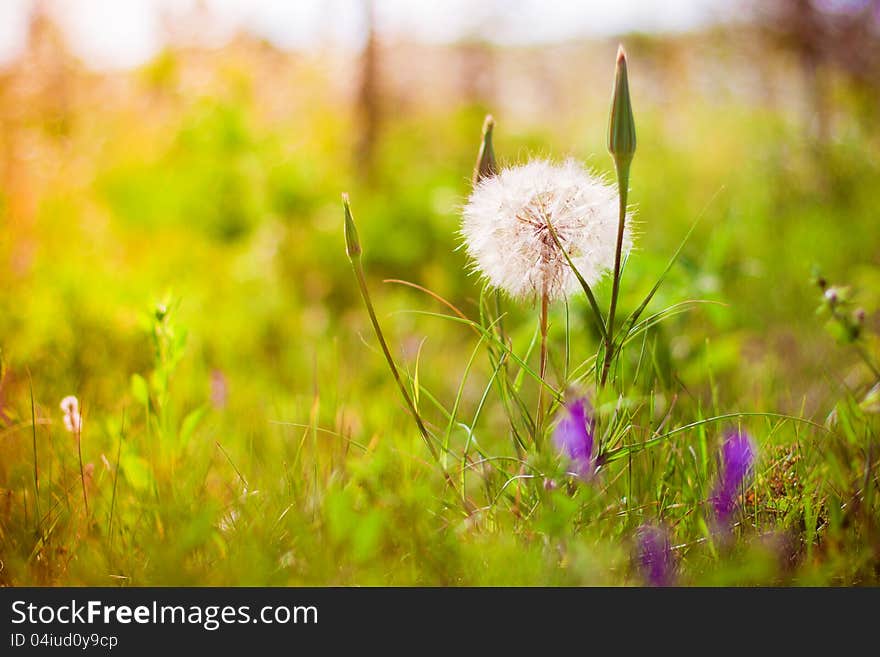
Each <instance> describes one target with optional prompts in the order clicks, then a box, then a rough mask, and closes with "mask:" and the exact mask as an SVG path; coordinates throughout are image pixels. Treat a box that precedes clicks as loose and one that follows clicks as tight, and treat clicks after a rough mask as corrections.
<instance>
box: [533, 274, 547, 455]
mask: <svg viewBox="0 0 880 657" xmlns="http://www.w3.org/2000/svg"><path fill="white" fill-rule="evenodd" d="M549 307H550V298H549V296H548V294H547V289H546V287H545V288H544V292H543V294H541V363H540V369H539V370H538V376H539V377H540V379H541V381H542V382H543V380H544V375H545V374H546V373H547V315H548V311H549ZM543 430H544V386H543V384H542V385H540V386H538V414H537V416H536V417H535V446H538V445H539V444H540V442H541V438H542V436H541V433H542V431H543Z"/></svg>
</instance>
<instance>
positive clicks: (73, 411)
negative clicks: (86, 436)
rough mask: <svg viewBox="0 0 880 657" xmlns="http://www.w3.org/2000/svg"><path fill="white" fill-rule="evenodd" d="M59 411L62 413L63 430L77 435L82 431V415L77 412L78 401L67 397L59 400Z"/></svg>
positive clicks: (70, 396)
mask: <svg viewBox="0 0 880 657" xmlns="http://www.w3.org/2000/svg"><path fill="white" fill-rule="evenodd" d="M60 406H61V411H62V412H63V413H64V428H65V429H67V430H68V431H69V432H70V433H75V434H77V435H79V433H80V431H82V415H81V414H80V412H79V400H78V399H77V398H76V397H74V396H73V395H68V396H67V397H65V398H64V399H62V400H61V404H60Z"/></svg>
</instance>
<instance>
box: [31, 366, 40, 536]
mask: <svg viewBox="0 0 880 657" xmlns="http://www.w3.org/2000/svg"><path fill="white" fill-rule="evenodd" d="M28 376H30V374H28ZM30 389H31V437H32V439H33V448H34V509H35V511H36V515H37V532H38V533H42V528H41V525H42V521H43V516H42V514H41V513H40V475H39V468H38V465H37V412H36V409H35V408H34V384H33V381H30Z"/></svg>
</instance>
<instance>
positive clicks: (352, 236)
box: [342, 194, 469, 508]
mask: <svg viewBox="0 0 880 657" xmlns="http://www.w3.org/2000/svg"><path fill="white" fill-rule="evenodd" d="M342 204H343V206H344V209H345V247H346V253H347V254H348V259H349V261H350V262H351V266H352V269H353V270H354V275H355V278H356V279H357V283H358V289H359V290H360V293H361V298H362V299H363V301H364V305H365V306H366V307H367V314H368V315H369V316H370V323H371V324H372V325H373V332H374V333H375V334H376V339H377V340H378V341H379V346H380V347H381V348H382V353H383V354H384V355H385V360H386V361H387V363H388V369H390V370H391V375H392V376H393V377H394V380H395V382H396V383H397V387H398V388H399V389H400V394H401V396H402V397H403V401H404V402H405V403H406V406H407V408H408V409H409V412H410V414H411V415H412V417H413V419H414V420H415V423H416V426H417V427H418V429H419V433H420V434H421V435H422V438H423V439H424V441H425V445H427V446H428V451H430V452H431V456H432V458H433V459H434V461H436V462H437V464H438V465H440V469H441V470H442V472H443V477H444V478H445V479H446V482H447V483H448V484H449V486H450V488H452V490H453V491H455V492H456V494H457V495H458V490H457V489H456V487H455V482H453V481H452V478H451V477H450V475H449V473H448V472H447V471H446V469H445V468H443V465H442V463H441V461H440V454H439V453H438V452H437V448H436V447H435V446H434V444H433V443H432V442H431V434H430V433H429V432H428V429H427V427H426V426H425V423H424V422H423V421H422V416H421V415H420V414H419V411H418V409H417V408H416V405H415V404H414V403H413V400H412V397H411V396H410V394H409V391H407V389H406V386H405V385H404V383H403V380H402V379H401V378H400V372H398V370H397V365H396V364H395V363H394V358H393V357H392V355H391V350H390V349H389V348H388V343H387V342H386V341H385V335H384V334H383V333H382V327H381V326H380V325H379V319H378V318H377V317H376V311H375V309H374V308H373V302H372V300H371V298H370V291H369V288H367V279H366V276H365V275H364V267H363V263H362V261H361V253H362V251H361V245H360V241H359V240H358V236H357V229H356V228H355V225H354V218H353V217H352V216H351V208H350V206H349V201H348V194H343V196H342ZM459 497H461V496H460V495H459ZM461 499H462V502H463V503H464V505H465V507H466V508H468V507H469V504H468V502H467V500H465V499H464V498H463V497H461Z"/></svg>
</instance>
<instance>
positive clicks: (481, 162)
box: [473, 114, 498, 187]
mask: <svg viewBox="0 0 880 657" xmlns="http://www.w3.org/2000/svg"><path fill="white" fill-rule="evenodd" d="M494 128H495V119H493V118H492V115H491V114H487V115H486V120H485V121H483V140H482V142H481V143H480V152H479V153H478V154H477V164H476V165H475V166H474V178H473V183H474V187H476V186H477V183H479V182H480V181H481V180H483V179H484V178H489V177H491V176H494V175H495V174H497V173H498V165H497V164H496V163H495V149H494V148H493V146H492V130H493V129H494Z"/></svg>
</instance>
